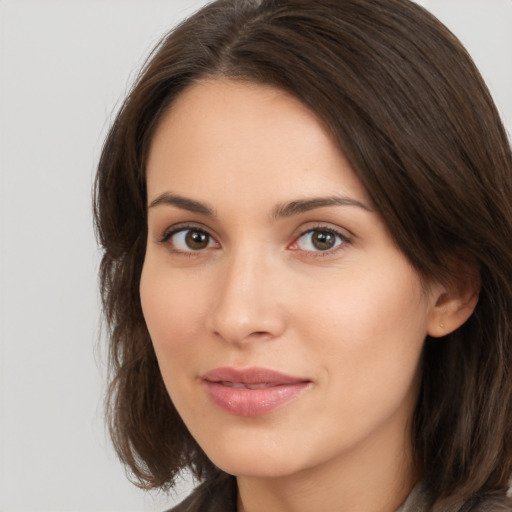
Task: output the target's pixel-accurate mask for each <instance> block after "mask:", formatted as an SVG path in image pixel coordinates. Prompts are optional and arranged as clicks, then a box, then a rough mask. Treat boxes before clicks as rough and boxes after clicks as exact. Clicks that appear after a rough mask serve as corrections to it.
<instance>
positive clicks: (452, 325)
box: [427, 271, 480, 338]
mask: <svg viewBox="0 0 512 512" xmlns="http://www.w3.org/2000/svg"><path fill="white" fill-rule="evenodd" d="M464 274H465V275H464V276H461V277H459V278H458V279H456V280H454V282H452V283H451V284H449V285H448V286H444V285H442V284H440V283H436V284H433V285H432V286H431V290H430V291H431V306H430V310H429V314H428V318H427V334H428V335H429V336H432V337H434V338H440V337H442V336H446V335H447V334H450V333H451V332H453V331H455V330H456V329H458V328H459V327H460V326H461V325H462V324H463V323H464V322H465V321H466V320H467V319H468V318H469V317H470V316H471V315H472V313H473V311H474V309H475V307H476V304H477V302H478V293H479V292H480V278H479V276H478V273H477V272H476V271H474V272H471V273H470V274H469V273H464Z"/></svg>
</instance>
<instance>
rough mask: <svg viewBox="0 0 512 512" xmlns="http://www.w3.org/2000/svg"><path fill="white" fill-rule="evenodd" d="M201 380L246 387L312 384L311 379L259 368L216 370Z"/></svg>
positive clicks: (209, 372) (203, 376) (224, 368)
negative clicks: (244, 385)
mask: <svg viewBox="0 0 512 512" xmlns="http://www.w3.org/2000/svg"><path fill="white" fill-rule="evenodd" d="M201 378H202V379H203V380H206V381H208V382H232V383H240V384H246V385H255V384H267V385H270V386H280V385H285V384H298V383H302V382H310V379H306V378H303V377H294V376H291V375H286V374H284V373H281V372H277V371H275V370H270V369H269V368H259V367H251V368H243V369H241V368H240V369H239V368H231V367H222V368H214V369H213V370H210V371H208V372H206V373H204V374H203V375H201Z"/></svg>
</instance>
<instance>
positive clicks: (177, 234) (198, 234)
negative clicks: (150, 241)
mask: <svg viewBox="0 0 512 512" xmlns="http://www.w3.org/2000/svg"><path fill="white" fill-rule="evenodd" d="M162 242H164V243H168V244H170V245H171V246H172V248H173V249H174V250H176V251H178V252H192V251H202V250H204V249H209V248H211V247H217V245H218V244H217V242H215V240H214V239H213V237H212V236H211V235H210V234H208V233H207V232H206V231H203V230H201V229H198V228H181V229H178V230H174V231H171V232H170V233H167V234H166V235H165V236H164V238H163V239H162Z"/></svg>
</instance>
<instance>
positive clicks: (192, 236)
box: [186, 231, 208, 250]
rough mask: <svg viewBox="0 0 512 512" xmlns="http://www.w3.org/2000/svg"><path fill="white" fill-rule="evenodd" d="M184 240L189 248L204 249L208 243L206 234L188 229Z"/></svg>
mask: <svg viewBox="0 0 512 512" xmlns="http://www.w3.org/2000/svg"><path fill="white" fill-rule="evenodd" d="M186 242H187V245H188V246H189V247H190V249H194V250H198V249H204V248H205V247H206V246H207V245H208V235H207V234H206V233H202V232H201V231H189V232H188V234H187V236H186Z"/></svg>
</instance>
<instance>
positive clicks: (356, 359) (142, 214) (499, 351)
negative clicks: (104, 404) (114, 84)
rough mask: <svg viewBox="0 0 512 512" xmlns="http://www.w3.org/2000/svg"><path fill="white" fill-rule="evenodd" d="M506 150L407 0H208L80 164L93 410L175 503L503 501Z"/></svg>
mask: <svg viewBox="0 0 512 512" xmlns="http://www.w3.org/2000/svg"><path fill="white" fill-rule="evenodd" d="M511 172H512V156H511V152H510V147H509V143H508V140H507V136H506V134H505V131H504V129H503V126H502V125H501V122H500V120H499V117H498V114H497V112H496V108H495V106H494V104H493V102H492V100H491V98H490V96H489V93H488V91H487V89H486V87H485V85H484V84H483V81H482V79H481V78H480V76H479V74H478V72H477V70H476V69H475V67H474V65H473V63H472V61H471V59H470V58H469V56H468V55H467V54H466V52H465V51H464V49H463V48H462V47H461V45H460V43H459V42H458V41H457V40H456V39H455V37H454V36H453V35H452V34H451V33H450V32H449V31H448V30H447V29H446V28H444V27H443V26H442V25H441V24H440V23H439V22H438V21H437V20H435V19H434V18H433V17H432V16H431V15H429V14H428V13H427V12H426V11H425V10H423V9H422V8H420V7H419V6H417V5H415V4H413V3H411V2H408V1H404V0H320V1H315V2H310V1H306V0H281V1H279V0H262V1H257V0H254V1H251V0H245V1H244V0H219V1H216V2H213V3H212V4H211V5H208V6H207V7H205V8H203V9H202V10H200V11H199V12H198V13H197V14H196V15H194V16H193V17H191V18H190V19H188V20H186V21H185V22H184V23H183V24H182V25H180V26H179V27H178V28H177V29H176V30H174V31H172V32H171V33H170V34H169V35H168V36H167V37H166V38H165V39H164V40H163V41H162V42H161V44H160V45H159V47H158V49H157V50H156V51H155V53H154V54H153V56H152V57H151V59H150V60H149V62H148V63H147V64H146V66H145V68H144V70H143V71H142V73H141V75H140V77H139V79H138V81H137V83H136V85H135V86H134V88H133V90H132V92H131V93H130V95H129V97H128V98H127V100H126V102H125V104H124V106H123V107H122V109H121V111H120V113H119V114H118V116H117V119H116V121H115V122H114V125H113V127H112V129H111V131H110V133H109V135H108V138H107V140H106V143H105V147H104V150H103V154H102V157H101V161H100V164H99V169H98V176H97V183H96V222H97V228H98V233H99V238H100V241H101V244H102V246H103V249H104V256H103V260H102V266H101V275H100V277H101V285H102V293H103V300H104V307H105V314H106V319H107V322H108V325H109V327H110V343H111V345H110V347H111V363H112V366H111V369H112V381H111V387H110V393H109V400H108V407H109V409H108V411H109V418H110V428H111V433H112V437H113V440H114V443H115V446H116V449H117V451H118V453H119V455H120V457H121V459H122V461H123V462H124V463H125V464H126V465H127V466H128V467H129V469H130V470H131V472H132V473H133V477H134V479H135V481H136V482H137V483H138V484H139V485H141V486H143V487H145V488H169V487H172V485H173V483H174V481H175V479H176V477H177V476H178V475H179V473H180V471H181V470H183V469H185V468H188V469H190V470H191V471H192V473H193V474H194V475H195V476H196V478H197V479H198V480H199V481H201V482H202V484H201V486H200V487H199V488H198V489H197V490H196V491H195V492H194V493H193V494H192V496H191V497H189V498H188V499H187V500H186V501H185V502H184V503H183V504H182V505H180V506H178V507H177V508H176V509H175V510H180V511H181V510H187V511H195V510H201V511H203V510H205V511H216V510H238V511H246V512H254V511H268V510H276V511H277V510H287V511H288V510H290V511H303V510H305V511H311V510H321V511H338V510H344V511H358V512H359V511H363V510H364V511H368V512H372V511H380V512H385V511H390V512H391V511H395V510H400V511H401V512H407V511H413V510H414V511H428V510H433V511H469V510H471V511H483V510H485V511H487V510H492V511H494V510H512V502H511V500H510V499H509V498H508V497H507V488H508V480H509V477H510V473H511V470H512V436H511V430H512V412H511V406H510V404H511V392H512V380H511V378H510V369H511V357H512V355H511V316H510V315H511V312H512V287H511V284H510V283H512V257H511V256H512V209H511V202H510V198H511V189H512V177H511Z"/></svg>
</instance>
